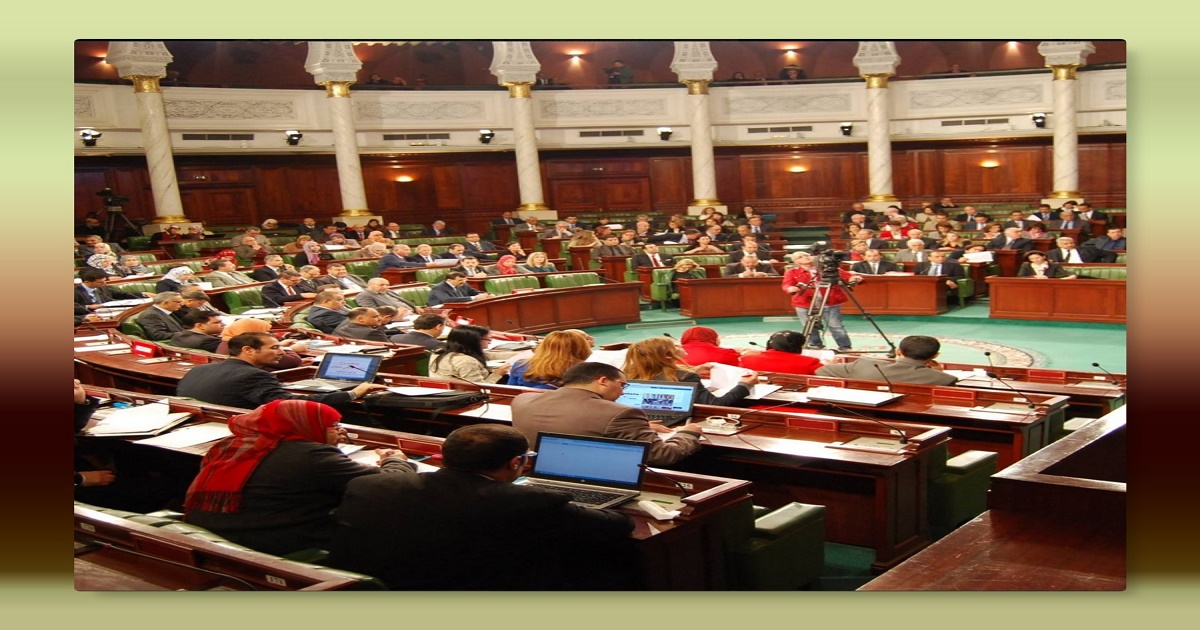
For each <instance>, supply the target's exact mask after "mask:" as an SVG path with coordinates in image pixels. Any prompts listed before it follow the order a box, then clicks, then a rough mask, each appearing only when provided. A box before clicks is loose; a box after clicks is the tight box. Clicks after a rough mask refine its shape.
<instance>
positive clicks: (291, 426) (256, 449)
mask: <svg viewBox="0 0 1200 630" xmlns="http://www.w3.org/2000/svg"><path fill="white" fill-rule="evenodd" d="M341 417H342V414H340V413H338V412H337V410H336V409H334V408H333V407H330V406H328V405H323V404H321V403H318V402H313V401H310V400H275V401H271V402H269V403H267V404H265V405H262V406H261V407H258V408H256V409H255V410H254V411H251V412H249V413H245V414H241V415H238V416H233V417H232V418H230V419H229V430H230V431H232V432H233V435H232V436H231V437H227V438H224V439H222V440H220V441H218V442H217V443H216V444H214V445H213V446H212V448H210V449H209V450H208V454H207V455H205V456H204V460H203V462H201V464H200V473H199V474H198V475H197V476H196V479H195V480H194V481H192V484H191V487H189V488H188V492H187V499H186V501H185V502H184V510H185V514H186V515H185V517H184V520H186V521H187V522H189V523H193V524H196V525H199V526H200V527H203V528H205V529H208V530H211V531H213V532H214V533H217V534H220V535H221V536H224V537H225V538H228V539H229V540H231V541H233V542H235V543H237V544H239V545H245V546H247V547H250V548H252V549H256V550H258V551H262V552H265V553H272V554H276V555H286V554H289V553H293V552H296V551H300V550H302V549H312V548H326V547H327V545H328V543H329V540H330V538H332V536H333V530H334V521H333V518H332V517H331V516H330V512H331V511H333V510H334V509H336V508H337V507H338V505H339V504H341V502H342V495H343V494H345V491H346V485H347V484H348V483H350V480H352V479H355V478H357V477H362V476H364V475H376V474H379V473H394V472H412V471H414V470H415V467H414V465H413V464H412V463H410V462H408V461H406V460H407V459H408V458H407V457H405V455H404V453H402V452H400V451H398V450H392V449H376V451H375V452H376V454H377V455H378V456H379V467H375V466H368V465H364V464H359V463H356V462H355V461H353V460H351V459H350V458H349V457H347V456H346V455H344V454H343V453H342V452H341V450H339V449H338V447H337V444H338V443H339V442H344V441H346V431H345V430H344V429H342V428H341V425H339V424H338V420H340V419H341Z"/></svg>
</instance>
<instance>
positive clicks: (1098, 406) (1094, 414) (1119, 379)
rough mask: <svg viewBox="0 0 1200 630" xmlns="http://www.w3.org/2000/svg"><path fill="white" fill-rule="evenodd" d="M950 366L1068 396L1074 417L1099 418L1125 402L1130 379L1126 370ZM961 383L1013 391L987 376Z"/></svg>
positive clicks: (1037, 391) (947, 365)
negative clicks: (1122, 371) (993, 375)
mask: <svg viewBox="0 0 1200 630" xmlns="http://www.w3.org/2000/svg"><path fill="white" fill-rule="evenodd" d="M942 368H943V369H947V370H976V369H984V370H987V371H989V372H992V373H994V374H996V375H997V376H999V377H1000V378H1002V379H1004V380H1005V381H1010V384H1011V385H1012V386H1013V387H1014V388H1016V389H1018V390H1020V391H1022V392H1030V393H1034V394H1043V395H1047V396H1066V397H1067V398H1068V399H1070V402H1069V403H1068V404H1067V415H1068V416H1069V417H1072V418H1099V417H1100V416H1103V415H1105V414H1107V413H1109V412H1111V411H1114V410H1116V409H1117V408H1118V407H1120V406H1122V405H1124V404H1125V392H1126V386H1127V381H1126V378H1125V375H1124V374H1115V375H1110V374H1104V373H1100V372H1081V371H1070V370H1051V369H1047V368H1021V367H1005V366H998V367H994V368H993V367H991V366H984V365H971V364H966V363H943V364H942ZM955 385H956V386H957V387H969V388H972V389H987V390H995V391H998V392H1003V391H1011V390H1009V389H1008V388H1007V387H1005V386H1004V385H1001V384H999V383H996V382H994V381H992V380H991V379H989V378H987V377H983V378H982V379H966V380H960V381H958V382H957V383H955Z"/></svg>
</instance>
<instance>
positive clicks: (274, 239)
mask: <svg viewBox="0 0 1200 630" xmlns="http://www.w3.org/2000/svg"><path fill="white" fill-rule="evenodd" d="M267 242H268V243H270V244H272V245H275V246H283V245H287V244H288V243H295V242H296V236H295V235H294V234H293V235H290V236H268V237H267Z"/></svg>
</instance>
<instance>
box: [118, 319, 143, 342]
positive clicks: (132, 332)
mask: <svg viewBox="0 0 1200 630" xmlns="http://www.w3.org/2000/svg"><path fill="white" fill-rule="evenodd" d="M120 330H121V332H123V333H125V334H126V335H129V336H131V337H137V338H139V339H145V338H146V331H145V330H143V329H142V325H141V324H139V323H138V322H137V318H136V317H129V318H126V319H125V321H123V322H121V326H120Z"/></svg>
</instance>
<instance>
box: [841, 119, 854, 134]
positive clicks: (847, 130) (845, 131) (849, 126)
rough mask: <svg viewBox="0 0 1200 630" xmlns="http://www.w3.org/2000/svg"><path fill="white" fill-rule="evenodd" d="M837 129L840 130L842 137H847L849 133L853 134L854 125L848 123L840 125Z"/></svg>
mask: <svg viewBox="0 0 1200 630" xmlns="http://www.w3.org/2000/svg"><path fill="white" fill-rule="evenodd" d="M838 129H841V130H842V135H843V136H849V135H850V134H851V133H853V132H854V123H848V122H845V123H842V124H841V126H840V127H838Z"/></svg>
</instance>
